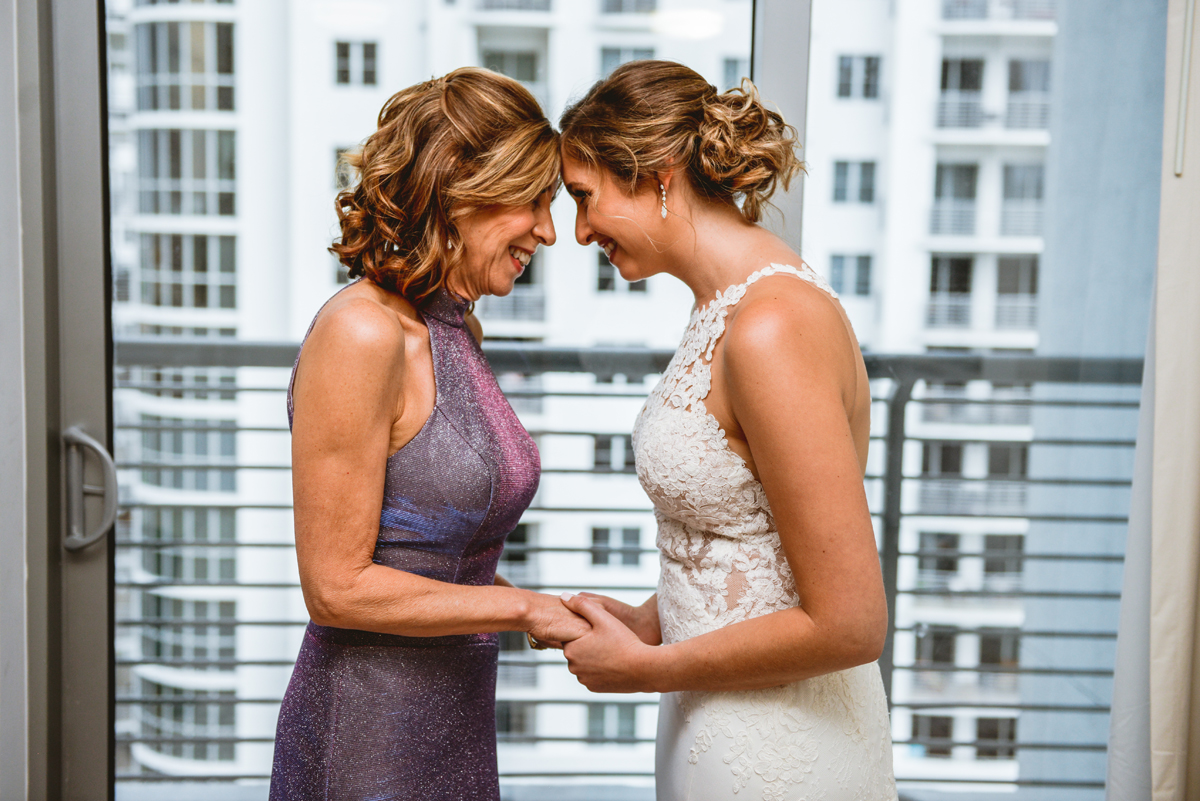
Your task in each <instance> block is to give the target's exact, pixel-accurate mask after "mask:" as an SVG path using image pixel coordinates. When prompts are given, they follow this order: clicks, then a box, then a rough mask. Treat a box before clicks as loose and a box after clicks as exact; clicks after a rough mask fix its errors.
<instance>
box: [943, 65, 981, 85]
mask: <svg viewBox="0 0 1200 801" xmlns="http://www.w3.org/2000/svg"><path fill="white" fill-rule="evenodd" d="M942 91H943V92H981V91H983V59H979V58H947V59H942Z"/></svg>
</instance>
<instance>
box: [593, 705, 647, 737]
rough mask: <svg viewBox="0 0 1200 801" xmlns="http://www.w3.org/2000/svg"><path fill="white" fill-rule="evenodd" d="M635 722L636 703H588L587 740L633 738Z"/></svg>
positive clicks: (634, 735) (635, 734) (635, 733)
mask: <svg viewBox="0 0 1200 801" xmlns="http://www.w3.org/2000/svg"><path fill="white" fill-rule="evenodd" d="M636 724H637V705H636V704H628V703H623V704H588V739H589V740H633V739H634V738H635V737H636V736H637V730H636Z"/></svg>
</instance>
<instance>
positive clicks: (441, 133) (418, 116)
mask: <svg viewBox="0 0 1200 801" xmlns="http://www.w3.org/2000/svg"><path fill="white" fill-rule="evenodd" d="M343 158H344V159H345V162H346V163H347V164H348V165H349V166H350V167H352V168H353V169H354V170H355V172H356V173H357V176H358V182H357V183H356V184H355V185H353V186H351V187H350V188H349V189H347V190H346V191H344V192H341V193H340V194H338V196H337V214H338V220H339V222H340V224H341V230H342V235H341V238H340V239H339V240H338V241H335V242H334V243H333V246H332V247H330V248H329V249H330V251H332V252H333V253H334V254H335V255H336V256H337V257H338V259H339V260H340V261H341V262H342V264H345V265H346V267H347V268H349V272H350V277H351V278H357V277H359V276H366V277H367V278H369V279H371V280H372V281H374V282H375V283H377V284H379V285H380V286H381V287H384V288H385V289H388V290H390V291H393V292H396V293H399V294H400V295H402V296H404V297H405V298H406V299H408V300H409V301H410V302H411V303H413V304H414V305H419V304H420V303H421V302H422V301H423V300H425V299H426V298H427V297H429V296H430V295H431V294H433V293H434V292H436V291H437V290H438V289H439V288H441V287H442V286H444V285H445V283H446V276H447V273H448V270H449V269H450V268H452V267H453V265H454V263H455V261H456V260H457V258H458V256H459V254H461V253H462V242H461V240H460V239H459V236H458V232H457V229H456V227H455V223H456V222H457V221H459V220H461V219H462V218H463V217H465V216H467V215H468V214H470V213H471V212H473V211H476V210H478V209H481V208H484V207H486V206H492V205H524V204H526V203H532V202H534V201H535V200H536V199H537V197H538V195H539V194H541V193H542V192H543V191H545V190H546V189H548V188H550V187H551V186H553V185H554V184H555V182H556V181H557V180H558V173H559V168H560V159H559V151H558V135H557V134H556V133H555V131H554V129H553V128H552V127H551V126H550V123H549V121H548V120H547V119H546V117H545V115H544V114H543V113H542V110H541V108H540V107H539V106H538V104H537V101H536V100H534V98H533V95H531V94H530V93H529V91H528V90H527V89H525V87H523V86H521V84H519V83H517V82H516V81H515V80H513V79H511V78H507V77H505V76H503V75H500V74H498V73H495V72H491V71H489V70H485V69H479V68H477V67H463V68H461V69H457V70H454V71H453V72H451V73H448V74H447V75H446V76H445V77H442V78H437V79H434V80H431V81H426V82H425V83H422V84H419V85H417V86H410V87H409V88H407V89H403V90H401V91H399V92H397V93H396V94H394V95H392V97H391V99H389V100H388V101H387V103H385V104H384V106H383V110H382V111H380V112H379V128H378V130H376V131H375V133H373V134H372V135H371V136H370V138H368V139H367V141H366V143H365V144H363V146H362V147H361V148H360V149H358V150H356V151H352V152H350V153H347V154H345V155H344V156H343Z"/></svg>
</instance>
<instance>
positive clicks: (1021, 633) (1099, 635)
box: [896, 625, 1117, 640]
mask: <svg viewBox="0 0 1200 801" xmlns="http://www.w3.org/2000/svg"><path fill="white" fill-rule="evenodd" d="M930 628H932V627H931V626H928V625H925V626H902V627H899V628H897V629H896V631H909V632H918V633H919V632H921V631H923V630H924V631H927V630H929V629H930ZM953 628H954V633H955V634H995V633H996V627H992V628H987V627H962V628H959V627H958V626H954V627H953ZM1006 631H1011V632H1012V634H1013V635H1014V636H1016V637H1021V638H1024V637H1050V638H1054V639H1061V638H1068V637H1074V638H1079V639H1097V640H1110V639H1116V637H1117V633H1116V632H1115V631H1045V630H1026V629H1020V628H1014V629H1006Z"/></svg>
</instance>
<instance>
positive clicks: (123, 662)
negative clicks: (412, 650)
mask: <svg viewBox="0 0 1200 801" xmlns="http://www.w3.org/2000/svg"><path fill="white" fill-rule="evenodd" d="M116 664H117V665H119V666H121V667H137V666H138V665H163V666H165V667H227V668H235V667H288V668H290V667H294V666H295V664H296V660H295V659H173V658H171V657H161V658H157V657H143V658H141V659H118V660H116ZM499 664H500V665H501V666H510V667H562V668H565V667H566V666H567V663H566V661H565V660H562V659H556V660H554V661H549V660H529V659H524V660H522V659H505V658H504V657H501V658H500V661H499ZM208 672H212V673H218V674H219V673H227V672H232V671H217V670H214V671H208Z"/></svg>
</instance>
